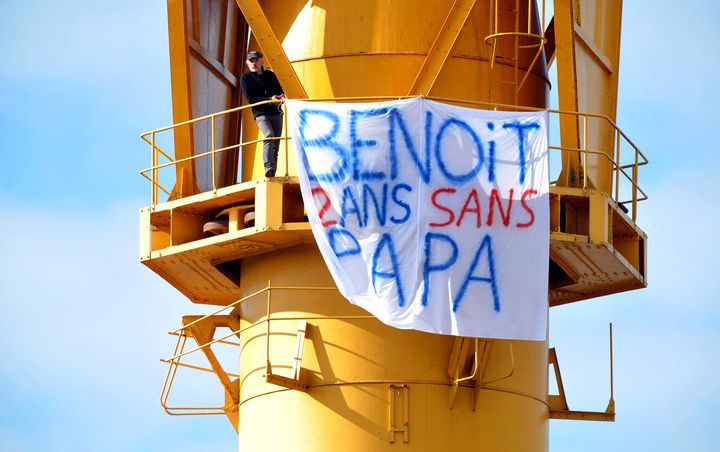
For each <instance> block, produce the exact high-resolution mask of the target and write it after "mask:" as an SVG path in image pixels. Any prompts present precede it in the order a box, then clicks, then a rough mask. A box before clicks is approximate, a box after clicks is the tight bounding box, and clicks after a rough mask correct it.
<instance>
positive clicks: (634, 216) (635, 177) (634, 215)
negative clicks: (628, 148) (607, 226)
mask: <svg viewBox="0 0 720 452" xmlns="http://www.w3.org/2000/svg"><path fill="white" fill-rule="evenodd" d="M632 179H633V187H632V209H633V211H632V220H633V223H634V222H635V221H636V220H637V197H638V195H637V192H638V189H637V188H638V150H637V149H635V164H634V165H633V170H632Z"/></svg>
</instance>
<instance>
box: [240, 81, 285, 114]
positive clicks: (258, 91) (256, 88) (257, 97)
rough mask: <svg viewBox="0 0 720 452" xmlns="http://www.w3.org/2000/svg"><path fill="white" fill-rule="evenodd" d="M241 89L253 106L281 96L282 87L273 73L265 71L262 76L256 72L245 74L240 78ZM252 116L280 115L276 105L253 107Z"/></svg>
mask: <svg viewBox="0 0 720 452" xmlns="http://www.w3.org/2000/svg"><path fill="white" fill-rule="evenodd" d="M240 86H241V87H242V90H243V93H244V94H245V97H247V100H248V102H250V103H251V104H255V103H257V102H262V101H264V100H270V99H272V97H273V96H279V95H280V94H283V89H282V86H280V82H279V81H278V79H277V77H276V76H275V73H274V72H273V71H271V70H268V69H265V70H263V72H262V74H258V73H257V72H246V73H244V74H243V75H242V77H240ZM252 111H253V116H255V117H256V118H257V117H258V116H274V115H279V114H281V111H280V109H279V108H278V105H277V104H265V105H259V106H257V107H253V109H252Z"/></svg>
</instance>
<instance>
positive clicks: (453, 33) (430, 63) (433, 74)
mask: <svg viewBox="0 0 720 452" xmlns="http://www.w3.org/2000/svg"><path fill="white" fill-rule="evenodd" d="M475 1H476V0H455V3H454V4H453V6H452V8H450V12H448V15H447V17H446V18H445V23H443V26H442V28H440V32H439V33H438V34H437V36H436V37H435V42H433V44H432V46H431V47H430V51H429V52H428V54H427V57H425V61H423V64H422V66H421V67H420V70H419V71H418V74H417V76H416V77H415V81H414V82H413V85H412V87H411V88H410V91H408V95H409V96H413V95H424V96H426V95H428V94H429V93H430V90H431V89H432V87H433V85H434V84H435V80H436V79H437V77H438V74H439V73H440V71H441V70H442V68H443V66H444V65H445V61H446V60H447V58H448V55H450V51H451V50H452V48H453V46H454V45H455V41H457V38H458V36H460V32H461V31H462V29H463V27H464V26H465V22H466V21H467V19H468V17H470V12H471V11H472V9H473V6H475Z"/></svg>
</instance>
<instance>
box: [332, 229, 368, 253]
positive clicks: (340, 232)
mask: <svg viewBox="0 0 720 452" xmlns="http://www.w3.org/2000/svg"><path fill="white" fill-rule="evenodd" d="M327 235H328V242H329V243H330V248H332V250H333V253H335V255H336V256H337V257H339V258H340V257H345V256H354V255H356V254H360V251H361V250H360V243H359V242H358V241H357V239H356V238H355V236H354V235H352V234H351V233H350V231H348V230H347V229H345V228H343V227H340V226H335V227H332V228H329V229H327Z"/></svg>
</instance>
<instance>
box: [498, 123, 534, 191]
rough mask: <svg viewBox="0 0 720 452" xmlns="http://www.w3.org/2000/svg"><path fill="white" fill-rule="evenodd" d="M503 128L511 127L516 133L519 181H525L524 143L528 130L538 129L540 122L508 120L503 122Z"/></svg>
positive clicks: (522, 182)
mask: <svg viewBox="0 0 720 452" xmlns="http://www.w3.org/2000/svg"><path fill="white" fill-rule="evenodd" d="M503 128H504V129H513V130H515V133H517V138H518V160H520V183H521V184H524V183H525V173H526V171H527V168H526V167H527V162H526V161H525V160H526V158H525V145H526V143H525V142H526V140H527V134H528V131H530V130H533V129H539V128H540V124H538V123H537V122H527V123H521V122H518V121H513V122H508V123H505V124H503Z"/></svg>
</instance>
